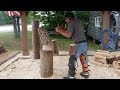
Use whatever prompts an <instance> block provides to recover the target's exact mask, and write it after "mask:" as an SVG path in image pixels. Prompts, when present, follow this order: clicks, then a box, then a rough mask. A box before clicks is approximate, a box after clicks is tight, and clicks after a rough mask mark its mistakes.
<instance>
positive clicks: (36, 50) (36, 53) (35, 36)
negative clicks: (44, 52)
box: [32, 21, 40, 59]
mask: <svg viewBox="0 0 120 90" xmlns="http://www.w3.org/2000/svg"><path fill="white" fill-rule="evenodd" d="M38 28H39V21H33V24H32V32H33V34H32V44H33V45H32V46H33V58H34V59H40V52H39V51H40V42H39V35H38Z"/></svg>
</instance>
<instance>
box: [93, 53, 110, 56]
mask: <svg viewBox="0 0 120 90" xmlns="http://www.w3.org/2000/svg"><path fill="white" fill-rule="evenodd" d="M95 54H97V55H100V56H104V57H109V55H110V53H104V52H95Z"/></svg>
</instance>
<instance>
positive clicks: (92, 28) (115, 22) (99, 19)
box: [87, 11, 120, 41]
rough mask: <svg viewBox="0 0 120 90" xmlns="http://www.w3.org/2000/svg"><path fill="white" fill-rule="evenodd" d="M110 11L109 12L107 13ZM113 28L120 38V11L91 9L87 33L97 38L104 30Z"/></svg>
mask: <svg viewBox="0 0 120 90" xmlns="http://www.w3.org/2000/svg"><path fill="white" fill-rule="evenodd" d="M106 12H108V13H106ZM105 29H107V30H111V31H113V32H114V33H115V34H116V35H117V41H119V40H120V12H119V11H89V24H88V30H87V35H88V36H89V37H92V38H93V39H94V41H95V40H98V41H99V39H100V35H101V33H102V31H103V30H105Z"/></svg>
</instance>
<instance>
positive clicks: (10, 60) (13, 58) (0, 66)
mask: <svg viewBox="0 0 120 90" xmlns="http://www.w3.org/2000/svg"><path fill="white" fill-rule="evenodd" d="M19 53H20V51H19V52H16V53H14V54H13V55H11V56H10V57H8V58H7V59H5V60H4V61H3V62H2V63H1V64H0V71H2V70H3V69H4V68H6V67H7V66H9V65H10V64H11V63H13V62H14V61H16V60H18V59H19V55H18V54H19ZM16 55H17V56H16Z"/></svg>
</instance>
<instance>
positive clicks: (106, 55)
mask: <svg viewBox="0 0 120 90" xmlns="http://www.w3.org/2000/svg"><path fill="white" fill-rule="evenodd" d="M94 57H95V59H94V61H96V62H99V63H102V64H112V66H113V67H115V68H120V52H109V51H105V50H97V51H96V52H95V54H94Z"/></svg>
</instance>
